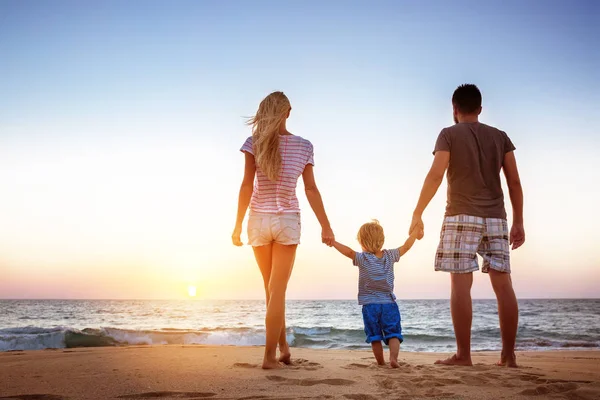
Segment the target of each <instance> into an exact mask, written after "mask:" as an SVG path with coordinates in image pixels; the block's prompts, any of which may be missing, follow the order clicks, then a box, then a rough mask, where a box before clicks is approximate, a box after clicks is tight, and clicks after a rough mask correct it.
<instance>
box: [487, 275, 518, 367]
mask: <svg viewBox="0 0 600 400" xmlns="http://www.w3.org/2000/svg"><path fill="white" fill-rule="evenodd" d="M489 273H490V280H491V281H492V287H493V288H494V292H495V293H496V299H497V300H498V317H499V319H500V335H501V336H502V353H501V355H500V361H499V362H498V365H500V366H507V367H512V368H516V367H517V357H516V355H515V342H516V339H517V328H518V327H519V304H518V303H517V296H516V295H515V291H514V290H513V286H512V279H511V278H510V274H509V273H506V272H499V271H496V270H493V269H491V268H490V270H489Z"/></svg>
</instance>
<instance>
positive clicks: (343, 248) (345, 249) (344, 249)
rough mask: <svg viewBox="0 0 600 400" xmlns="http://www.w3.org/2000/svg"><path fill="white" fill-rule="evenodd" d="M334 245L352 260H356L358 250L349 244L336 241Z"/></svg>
mask: <svg viewBox="0 0 600 400" xmlns="http://www.w3.org/2000/svg"><path fill="white" fill-rule="evenodd" d="M333 247H335V249H336V250H337V251H339V252H340V253H342V254H343V255H345V256H346V257H348V258H349V259H351V260H354V258H355V257H356V252H355V251H354V250H352V249H351V248H350V247H348V246H344V245H343V244H341V243H338V242H335V241H334V242H333Z"/></svg>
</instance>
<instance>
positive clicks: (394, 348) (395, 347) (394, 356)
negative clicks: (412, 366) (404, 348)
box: [388, 338, 400, 368]
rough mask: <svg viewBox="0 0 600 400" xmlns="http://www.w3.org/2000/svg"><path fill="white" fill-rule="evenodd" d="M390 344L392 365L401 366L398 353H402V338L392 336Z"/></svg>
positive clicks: (393, 366) (394, 366)
mask: <svg viewBox="0 0 600 400" xmlns="http://www.w3.org/2000/svg"><path fill="white" fill-rule="evenodd" d="M388 345H389V346H390V367H392V368H400V364H398V354H399V353H400V339H398V338H390V340H389V342H388Z"/></svg>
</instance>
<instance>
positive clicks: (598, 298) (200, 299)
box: [0, 297, 600, 301]
mask: <svg viewBox="0 0 600 400" xmlns="http://www.w3.org/2000/svg"><path fill="white" fill-rule="evenodd" d="M472 299H473V300H496V298H495V297H474V298H472ZM396 300H411V301H413V300H417V301H424V300H436V301H437V300H448V301H449V300H450V298H405V299H400V298H397V299H396ZM517 300H600V297H520V298H518V299H517ZM0 301H264V299H211V298H194V297H188V298H170V299H166V298H162V299H161V298H156V299H153V298H143V299H140V298H137V299H136V298H114V299H109V298H88V299H85V298H1V297H0ZM286 301H356V298H352V299H286Z"/></svg>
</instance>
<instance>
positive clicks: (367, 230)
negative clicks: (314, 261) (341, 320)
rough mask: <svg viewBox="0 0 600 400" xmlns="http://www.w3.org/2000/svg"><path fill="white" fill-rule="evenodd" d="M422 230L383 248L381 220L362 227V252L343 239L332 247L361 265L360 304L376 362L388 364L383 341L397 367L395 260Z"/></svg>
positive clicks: (398, 328) (399, 333)
mask: <svg viewBox="0 0 600 400" xmlns="http://www.w3.org/2000/svg"><path fill="white" fill-rule="evenodd" d="M422 237H423V232H422V231H420V232H416V233H414V234H413V235H412V236H411V237H409V238H408V239H407V240H406V242H405V243H404V244H403V245H402V246H400V247H399V248H396V249H391V250H382V247H383V242H384V240H385V236H384V234H383V228H382V227H381V225H379V221H377V220H374V221H373V222H369V223H366V224H364V225H363V226H361V227H360V230H359V231H358V236H357V239H358V243H359V244H360V245H361V247H362V250H363V252H362V253H357V252H355V251H354V250H352V249H351V248H349V247H347V246H344V245H343V244H341V243H338V242H334V243H333V247H335V248H336V250H337V251H339V252H340V253H342V254H343V255H345V256H346V257H348V258H351V259H352V261H353V263H354V265H355V266H357V267H358V271H359V275H358V304H360V305H362V306H363V307H362V314H363V321H364V324H365V333H366V334H367V340H366V341H367V343H371V347H372V349H373V354H374V355H375V359H376V360H377V364H379V365H385V360H384V357H383V346H382V344H381V341H382V340H383V341H384V342H385V344H387V345H388V346H389V347H390V365H391V367H392V368H398V367H399V366H400V365H399V364H398V353H399V351H400V343H402V341H403V340H404V338H403V337H402V327H401V326H400V310H399V309H398V304H396V296H394V263H397V262H398V261H399V260H400V257H402V256H403V255H404V254H406V252H407V251H408V250H410V248H411V247H412V245H413V244H414V243H415V239H419V240H420V239H421V238H422Z"/></svg>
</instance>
